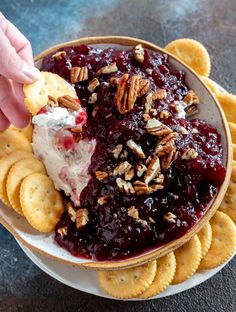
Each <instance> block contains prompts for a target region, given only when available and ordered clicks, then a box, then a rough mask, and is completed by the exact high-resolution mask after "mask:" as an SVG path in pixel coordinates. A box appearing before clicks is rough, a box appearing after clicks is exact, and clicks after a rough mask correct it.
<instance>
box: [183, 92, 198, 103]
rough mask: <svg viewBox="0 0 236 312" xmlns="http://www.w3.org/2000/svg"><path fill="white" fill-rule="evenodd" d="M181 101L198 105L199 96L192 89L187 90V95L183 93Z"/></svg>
mask: <svg viewBox="0 0 236 312" xmlns="http://www.w3.org/2000/svg"><path fill="white" fill-rule="evenodd" d="M183 101H184V102H185V103H187V104H188V105H191V104H196V105H198V104H199V98H198V96H197V95H196V93H195V92H194V91H193V90H189V91H188V93H187V95H185V97H184V99H183Z"/></svg>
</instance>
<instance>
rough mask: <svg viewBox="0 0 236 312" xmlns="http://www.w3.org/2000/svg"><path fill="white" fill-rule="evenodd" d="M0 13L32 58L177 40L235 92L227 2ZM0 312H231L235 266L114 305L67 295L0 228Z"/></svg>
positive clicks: (8, 6)
mask: <svg viewBox="0 0 236 312" xmlns="http://www.w3.org/2000/svg"><path fill="white" fill-rule="evenodd" d="M0 10H1V11H2V12H3V13H4V14H5V15H6V16H7V17H8V18H9V19H10V20H11V21H12V22H13V23H14V24H15V25H16V26H17V27H19V28H20V30H21V31H22V32H24V34H25V35H26V36H27V37H28V38H29V39H30V41H31V43H32V46H33V50H34V53H35V54H36V53H38V52H40V51H41V50H42V49H44V48H47V47H49V46H50V45H53V44H55V43H59V42H62V41H67V40H72V39H76V38H78V37H81V36H92V35H93V36H94V35H128V36H135V37H139V38H143V39H146V40H149V41H153V42H155V43H157V44H158V45H160V46H164V45H165V44H167V43H168V42H170V41H171V40H173V39H175V38H179V37H191V38H194V39H197V40H200V41H201V42H202V43H203V44H204V45H205V46H206V47H207V49H208V50H209V52H210V54H211V59H212V76H211V77H212V78H213V79H214V80H215V81H217V82H218V83H220V84H221V85H222V86H223V87H225V88H226V89H227V90H228V91H230V92H234V93H235V87H236V76H235V68H236V58H235V50H236V36H235V31H236V1H235V0H224V1H222V0H173V1H172V0H167V1H165V0H156V1H155V0H124V1H122V0H110V1H109V0H90V1H86V0H85V1H79V0H70V1H66V0H58V1H49V0H41V1H36V0H10V1H8V0H0ZM0 237H1V240H0V250H1V251H0V312H2V311H3V312H13V311H14V312H15V311H25V312H28V311H29V312H32V311H38V312H47V311H57V312H61V311H104V312H105V311H135V312H139V311H145V312H146V311H165V312H168V311H173V310H177V311H186V312H187V311H196V312H198V311H199V312H200V311H220V312H223V311H227V312H231V311H235V310H236V274H235V268H236V259H234V260H232V261H231V262H230V264H228V265H227V266H226V267H225V268H224V269H223V270H222V271H221V272H220V273H218V274H217V275H216V276H214V277H213V278H211V279H210V280H208V281H207V282H205V283H203V284H202V285H200V286H198V287H195V288H194V289H191V290H189V291H186V292H184V293H181V294H178V295H176V296H172V297H169V298H165V299H160V300H152V301H147V302H139V303H138V302H116V301H113V300H105V299H101V298H97V297H95V296H92V295H88V294H85V293H82V292H79V291H76V290H73V289H71V288H69V287H67V286H64V285H62V284H61V283H59V282H57V281H55V280H53V279H52V278H51V277H49V276H47V275H46V274H45V273H43V272H42V271H40V270H39V269H38V268H37V267H36V266H35V265H34V264H33V263H32V262H31V261H30V260H29V259H28V258H27V257H26V256H25V255H24V253H23V252H22V251H21V249H20V248H19V246H18V245H17V243H16V242H15V240H14V238H13V237H12V236H11V235H10V234H9V233H8V232H7V231H6V230H5V229H3V227H2V226H0Z"/></svg>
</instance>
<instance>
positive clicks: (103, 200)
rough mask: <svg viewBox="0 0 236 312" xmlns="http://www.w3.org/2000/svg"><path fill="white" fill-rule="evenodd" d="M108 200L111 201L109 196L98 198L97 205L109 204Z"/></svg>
mask: <svg viewBox="0 0 236 312" xmlns="http://www.w3.org/2000/svg"><path fill="white" fill-rule="evenodd" d="M108 199H109V196H108V195H104V196H101V197H99V198H98V200H97V203H98V204H99V205H104V204H107V203H108Z"/></svg>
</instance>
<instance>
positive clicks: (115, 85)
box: [110, 77, 120, 87]
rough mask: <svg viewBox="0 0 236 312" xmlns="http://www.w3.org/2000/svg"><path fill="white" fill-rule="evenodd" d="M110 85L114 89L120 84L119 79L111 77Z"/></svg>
mask: <svg viewBox="0 0 236 312" xmlns="http://www.w3.org/2000/svg"><path fill="white" fill-rule="evenodd" d="M110 83H111V84H112V85H113V86H114V87H117V86H118V84H119V83H120V78H118V77H111V78H110Z"/></svg>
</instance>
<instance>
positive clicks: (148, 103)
mask: <svg viewBox="0 0 236 312" xmlns="http://www.w3.org/2000/svg"><path fill="white" fill-rule="evenodd" d="M151 108H152V93H148V95H147V96H146V101H145V114H149V111H150V109H151Z"/></svg>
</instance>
